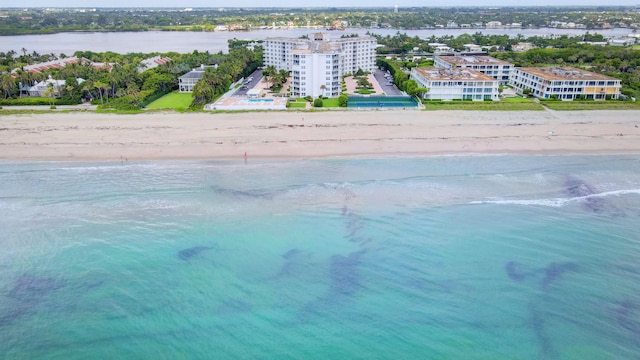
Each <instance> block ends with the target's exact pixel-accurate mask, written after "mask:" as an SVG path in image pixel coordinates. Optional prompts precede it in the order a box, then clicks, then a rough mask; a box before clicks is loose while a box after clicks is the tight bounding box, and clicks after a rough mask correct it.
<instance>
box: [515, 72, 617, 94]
mask: <svg viewBox="0 0 640 360" xmlns="http://www.w3.org/2000/svg"><path fill="white" fill-rule="evenodd" d="M509 84H510V85H511V86H513V87H514V88H515V89H516V91H517V92H519V93H524V92H526V89H529V91H530V92H531V95H533V96H535V97H537V98H541V99H551V98H556V99H559V100H574V99H579V98H584V99H590V100H591V99H592V100H605V99H617V98H619V97H620V86H621V84H620V80H619V79H616V78H612V77H610V76H606V75H602V74H598V73H594V72H591V71H586V70H582V69H576V68H571V67H526V68H515V69H514V70H513V71H512V72H511V79H510V81H509Z"/></svg>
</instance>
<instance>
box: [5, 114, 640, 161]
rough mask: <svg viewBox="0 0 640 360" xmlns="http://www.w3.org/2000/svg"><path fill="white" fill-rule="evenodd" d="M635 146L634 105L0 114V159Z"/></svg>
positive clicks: (639, 118) (573, 150) (638, 133)
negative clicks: (590, 108)
mask: <svg viewBox="0 0 640 360" xmlns="http://www.w3.org/2000/svg"><path fill="white" fill-rule="evenodd" d="M244 153H246V154H247V158H248V159H307V158H331V157H381V156H432V155H464V154H468V155H473V154H548V155H569V154H582V155H587V154H592V155H596V154H640V110H620V111H616V112H613V113H612V112H610V111H599V110H593V111H563V112H549V111H521V112H503V111H431V112H422V111H392V110H388V111H357V112H354V111H346V112H343V111H338V112H273V113H272V112H260V113H256V112H248V113H216V114H208V113H184V114H182V113H150V114H136V115H114V114H97V113H91V112H71V113H46V114H27V115H25V114H16V115H7V116H2V117H1V118H0V160H25V161H32V160H33V161H102V160H113V161H119V160H120V159H121V158H126V159H129V160H181V159H184V160H242V159H243V157H244Z"/></svg>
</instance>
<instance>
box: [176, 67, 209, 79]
mask: <svg viewBox="0 0 640 360" xmlns="http://www.w3.org/2000/svg"><path fill="white" fill-rule="evenodd" d="M204 70H205V69H202V68H197V69H193V70H191V71H189V72H188V73H186V74H184V75H182V76H180V79H202V77H203V76H204Z"/></svg>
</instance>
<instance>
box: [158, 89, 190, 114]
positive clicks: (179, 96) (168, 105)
mask: <svg viewBox="0 0 640 360" xmlns="http://www.w3.org/2000/svg"><path fill="white" fill-rule="evenodd" d="M192 100H193V98H192V97H191V94H189V93H180V92H177V91H174V92H171V93H169V94H167V95H164V96H163V97H161V98H159V99H158V100H156V101H154V102H152V103H151V104H149V105H147V109H176V110H180V109H182V110H184V109H186V108H188V107H189V105H191V101H192Z"/></svg>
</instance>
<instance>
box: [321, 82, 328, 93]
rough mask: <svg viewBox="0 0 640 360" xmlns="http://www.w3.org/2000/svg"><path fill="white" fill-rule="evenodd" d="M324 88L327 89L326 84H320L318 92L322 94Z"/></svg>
mask: <svg viewBox="0 0 640 360" xmlns="http://www.w3.org/2000/svg"><path fill="white" fill-rule="evenodd" d="M325 90H327V86H326V85H325V84H322V85H320V92H322V96H324V91H325Z"/></svg>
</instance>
